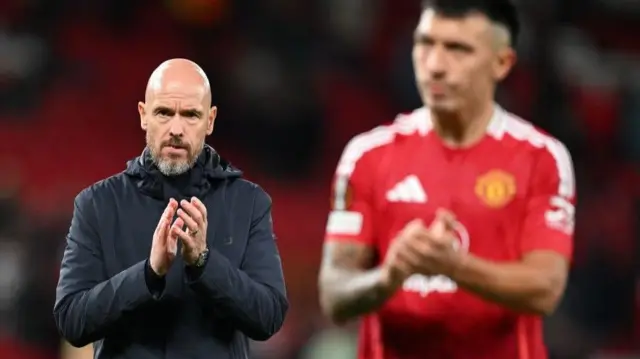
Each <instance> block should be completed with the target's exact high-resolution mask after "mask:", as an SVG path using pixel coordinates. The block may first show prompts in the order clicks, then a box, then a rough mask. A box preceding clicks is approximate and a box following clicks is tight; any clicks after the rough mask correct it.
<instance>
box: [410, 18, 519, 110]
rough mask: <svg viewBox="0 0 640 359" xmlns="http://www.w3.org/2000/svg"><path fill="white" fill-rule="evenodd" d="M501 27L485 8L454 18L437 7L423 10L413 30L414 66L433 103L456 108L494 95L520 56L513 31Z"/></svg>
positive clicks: (441, 107)
mask: <svg viewBox="0 0 640 359" xmlns="http://www.w3.org/2000/svg"><path fill="white" fill-rule="evenodd" d="M500 30H501V29H500V28H499V27H498V26H496V25H494V24H493V23H492V22H491V21H490V20H489V19H488V18H487V17H485V16H484V15H481V14H469V15H467V16H464V17H460V18H455V17H454V18H451V17H444V16H440V15H438V14H437V13H435V12H434V11H433V10H425V11H424V12H423V13H422V16H421V17H420V21H419V23H418V26H417V28H416V31H415V35H414V36H415V41H414V46H413V66H414V71H415V76H416V82H417V85H418V89H419V91H420V94H421V96H422V99H423V101H424V103H425V104H426V105H427V106H428V107H430V108H431V109H433V110H440V111H445V112H455V111H458V110H460V109H462V108H464V107H467V106H469V105H472V104H473V103H477V102H478V101H483V100H484V101H486V100H492V99H493V95H494V92H495V84H496V82H497V81H499V80H501V79H502V78H504V77H505V76H506V75H507V73H508V71H509V69H510V68H511V66H512V64H513V61H514V60H515V58H514V53H513V50H511V48H510V47H509V46H508V34H506V32H504V31H503V32H502V33H500ZM500 35H504V36H507V37H506V38H505V39H502V38H501V36H500ZM501 41H504V42H503V43H501Z"/></svg>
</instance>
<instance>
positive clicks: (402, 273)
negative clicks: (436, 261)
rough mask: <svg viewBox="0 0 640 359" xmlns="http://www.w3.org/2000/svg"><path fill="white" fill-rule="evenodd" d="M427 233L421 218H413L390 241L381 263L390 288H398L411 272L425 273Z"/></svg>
mask: <svg viewBox="0 0 640 359" xmlns="http://www.w3.org/2000/svg"><path fill="white" fill-rule="evenodd" d="M427 235H428V228H427V227H426V226H425V224H424V223H423V222H422V220H420V219H415V220H413V221H411V222H409V223H407V224H406V225H405V227H404V228H403V229H402V230H401V231H400V233H399V234H398V235H397V236H396V238H395V239H394V240H393V241H392V242H391V245H390V246H389V250H388V251H387V254H386V257H385V259H384V262H383V265H382V270H383V274H384V278H385V279H386V281H387V283H388V286H389V287H390V288H392V289H396V288H399V287H400V286H402V284H403V283H404V281H405V280H406V279H407V278H409V277H410V276H411V275H413V274H416V273H421V274H426V271H427V270H428V268H427V267H425V266H424V264H425V261H424V257H425V256H426V254H427V253H428V252H429V250H430V248H429V245H428V244H427V241H426V240H425V238H426V236H427Z"/></svg>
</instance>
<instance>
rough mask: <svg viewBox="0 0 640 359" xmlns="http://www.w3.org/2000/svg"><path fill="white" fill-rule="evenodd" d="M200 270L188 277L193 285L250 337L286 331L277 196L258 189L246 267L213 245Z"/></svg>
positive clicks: (197, 291) (286, 305) (195, 289)
mask: <svg viewBox="0 0 640 359" xmlns="http://www.w3.org/2000/svg"><path fill="white" fill-rule="evenodd" d="M198 274H199V275H198V276H197V277H195V278H194V277H193V276H189V275H188V276H187V278H188V281H189V284H190V286H191V288H192V289H193V290H194V291H195V292H196V293H198V294H199V295H201V296H203V297H204V298H205V299H206V300H207V301H208V302H210V303H211V304H212V305H213V306H214V307H215V308H216V312H218V313H225V318H226V319H227V320H229V321H230V322H233V324H234V326H235V327H236V328H238V330H240V331H242V332H243V333H244V334H245V335H246V336H248V337H249V338H251V339H253V340H267V339H269V338H270V337H271V336H273V335H274V334H275V333H277V332H278V330H280V328H281V327H282V324H283V322H284V318H285V315H286V312H287V309H288V307H289V304H288V301H287V297H286V291H285V283H284V276H283V273H282V263H281V260H280V255H279V253H278V248H277V246H276V242H275V235H274V233H273V224H272V220H271V199H270V198H269V196H268V195H267V194H266V193H265V192H264V191H263V190H262V189H260V188H258V189H257V194H256V197H255V200H254V208H253V216H252V222H251V228H250V233H249V240H248V244H247V248H246V252H245V255H244V258H243V262H242V264H241V266H240V269H237V268H235V267H234V266H233V265H231V263H230V262H229V261H228V260H227V258H226V257H224V256H223V255H222V254H220V253H219V252H217V251H215V250H213V249H210V254H209V259H208V261H207V264H206V265H205V267H204V270H203V271H202V272H201V273H198Z"/></svg>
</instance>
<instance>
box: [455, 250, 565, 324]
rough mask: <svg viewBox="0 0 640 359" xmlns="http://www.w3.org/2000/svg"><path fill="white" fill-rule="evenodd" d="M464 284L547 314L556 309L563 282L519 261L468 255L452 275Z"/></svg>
mask: <svg viewBox="0 0 640 359" xmlns="http://www.w3.org/2000/svg"><path fill="white" fill-rule="evenodd" d="M452 279H453V280H454V281H455V282H456V283H458V285H460V286H461V287H463V288H465V289H467V290H469V291H472V292H474V293H476V294H478V295H480V296H481V297H484V298H485V299H487V300H490V301H493V302H496V303H500V304H502V305H505V306H507V307H509V308H511V309H514V310H517V311H523V312H530V313H536V314H541V315H547V314H550V313H551V312H553V310H554V309H555V307H556V305H557V303H558V301H559V299H560V297H561V295H562V287H563V286H562V284H559V283H556V282H555V281H554V279H553V278H551V277H549V276H546V275H545V274H543V273H541V271H540V270H538V269H537V268H533V267H531V266H528V265H526V264H523V263H520V262H517V263H516V262H510V263H495V262H490V261H487V260H484V259H481V258H478V257H475V256H473V255H468V256H467V257H466V258H465V259H464V261H463V264H462V265H461V266H460V267H459V268H458V269H457V270H456V272H455V273H454V274H453V275H452Z"/></svg>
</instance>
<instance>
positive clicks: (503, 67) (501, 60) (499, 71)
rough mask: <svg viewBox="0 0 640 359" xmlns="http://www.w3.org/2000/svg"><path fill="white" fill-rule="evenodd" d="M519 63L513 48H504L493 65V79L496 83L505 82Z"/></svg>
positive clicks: (499, 51)
mask: <svg viewBox="0 0 640 359" xmlns="http://www.w3.org/2000/svg"><path fill="white" fill-rule="evenodd" d="M516 62H517V55H516V52H515V50H514V49H513V48H511V47H503V48H501V49H500V50H498V53H497V56H496V61H495V62H494V65H493V78H494V79H495V80H496V81H502V80H504V79H505V78H506V77H507V75H509V72H511V69H512V68H513V66H514V65H515V64H516Z"/></svg>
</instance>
